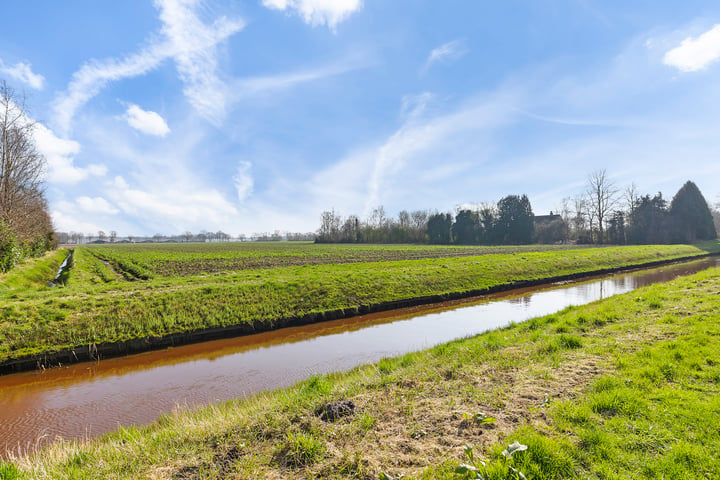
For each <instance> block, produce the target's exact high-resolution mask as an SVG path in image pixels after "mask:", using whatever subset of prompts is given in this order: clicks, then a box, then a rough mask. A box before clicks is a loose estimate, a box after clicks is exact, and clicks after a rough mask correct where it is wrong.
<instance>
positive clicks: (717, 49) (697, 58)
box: [663, 24, 720, 72]
mask: <svg viewBox="0 0 720 480" xmlns="http://www.w3.org/2000/svg"><path fill="white" fill-rule="evenodd" d="M718 59H720V24H718V25H715V26H714V27H713V28H711V29H710V30H708V31H707V32H705V33H703V34H702V35H700V36H699V37H697V38H690V37H688V38H686V39H685V40H683V41H682V43H681V44H680V46H678V47H675V48H673V49H672V50H669V51H668V52H667V53H666V54H665V56H664V57H663V63H665V65H669V66H671V67H675V68H677V69H678V70H680V71H683V72H695V71H698V70H702V69H704V68H706V67H708V66H709V65H710V64H712V63H714V62H716V61H717V60H718Z"/></svg>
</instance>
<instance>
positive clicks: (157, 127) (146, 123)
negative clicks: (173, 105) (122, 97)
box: [125, 105, 170, 137]
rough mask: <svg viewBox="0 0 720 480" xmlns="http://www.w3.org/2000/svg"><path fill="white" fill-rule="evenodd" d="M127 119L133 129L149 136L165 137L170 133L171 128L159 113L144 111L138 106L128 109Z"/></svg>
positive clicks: (131, 106)
mask: <svg viewBox="0 0 720 480" xmlns="http://www.w3.org/2000/svg"><path fill="white" fill-rule="evenodd" d="M125 119H126V120H127V122H128V125H130V126H131V127H132V128H134V129H135V130H138V131H140V132H143V133H146V134H148V135H155V136H157V137H164V136H165V135H167V134H168V133H170V127H168V125H167V122H165V119H164V118H163V117H161V116H160V115H159V114H158V113H157V112H153V111H146V110H143V109H142V108H140V107H138V106H137V105H130V106H129V107H128V109H127V111H126V112H125Z"/></svg>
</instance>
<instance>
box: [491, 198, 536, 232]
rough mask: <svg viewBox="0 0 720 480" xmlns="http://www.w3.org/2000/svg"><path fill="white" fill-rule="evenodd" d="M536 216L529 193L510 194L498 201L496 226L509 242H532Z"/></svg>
mask: <svg viewBox="0 0 720 480" xmlns="http://www.w3.org/2000/svg"><path fill="white" fill-rule="evenodd" d="M534 218H535V215H533V211H532V207H531V206H530V200H529V199H528V197H527V195H522V196H517V195H508V196H507V197H504V198H501V199H500V201H499V202H498V214H497V222H496V226H495V228H496V229H497V234H498V235H499V236H501V237H502V242H503V243H507V244H523V243H531V242H532V238H533V231H534V223H535V222H534Z"/></svg>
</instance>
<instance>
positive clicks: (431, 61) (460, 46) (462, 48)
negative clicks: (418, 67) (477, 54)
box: [422, 40, 468, 72]
mask: <svg viewBox="0 0 720 480" xmlns="http://www.w3.org/2000/svg"><path fill="white" fill-rule="evenodd" d="M467 53H468V49H467V46H466V45H465V42H463V41H462V40H453V41H452V42H447V43H443V44H442V45H440V46H439V47H437V48H433V49H432V50H431V51H430V54H428V57H427V60H425V64H424V65H423V68H422V71H423V72H426V71H428V70H429V69H430V67H432V66H433V65H435V64H436V63H446V62H453V61H455V60H458V59H460V58H462V57H463V56H464V55H465V54H467Z"/></svg>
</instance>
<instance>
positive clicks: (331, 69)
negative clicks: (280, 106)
mask: <svg viewBox="0 0 720 480" xmlns="http://www.w3.org/2000/svg"><path fill="white" fill-rule="evenodd" d="M369 64H370V62H369V61H367V60H366V59H363V58H359V57H358V58H351V59H349V60H343V61H340V62H338V63H336V64H332V65H325V66H319V67H317V68H311V69H305V70H300V71H296V72H289V73H279V74H276V75H264V76H256V77H246V78H239V79H236V80H234V81H233V82H232V83H231V84H230V88H229V89H228V91H229V92H230V93H229V94H228V96H229V97H230V100H232V101H241V100H243V99H246V98H250V97H255V96H257V95H261V94H265V93H272V92H276V91H281V90H287V89H290V88H293V87H296V86H298V85H301V84H303V83H309V82H312V81H315V80H321V79H323V78H329V77H334V76H337V75H343V74H345V73H348V72H352V71H354V70H359V69H362V68H366V67H367V66H368V65H369Z"/></svg>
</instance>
